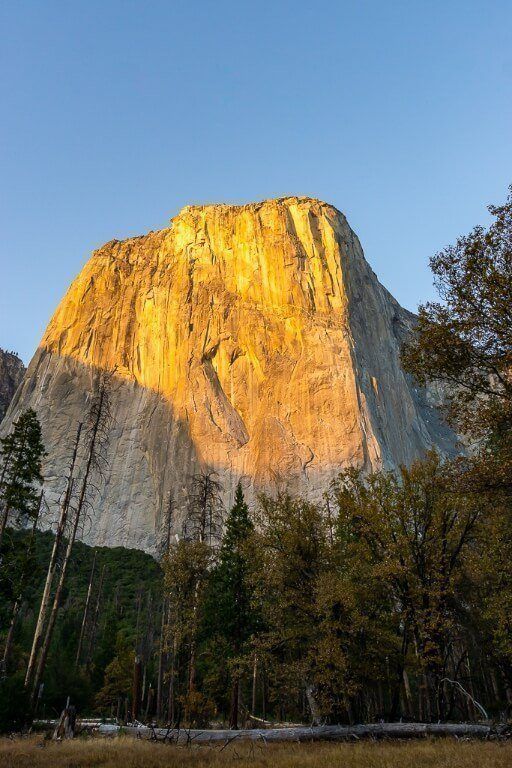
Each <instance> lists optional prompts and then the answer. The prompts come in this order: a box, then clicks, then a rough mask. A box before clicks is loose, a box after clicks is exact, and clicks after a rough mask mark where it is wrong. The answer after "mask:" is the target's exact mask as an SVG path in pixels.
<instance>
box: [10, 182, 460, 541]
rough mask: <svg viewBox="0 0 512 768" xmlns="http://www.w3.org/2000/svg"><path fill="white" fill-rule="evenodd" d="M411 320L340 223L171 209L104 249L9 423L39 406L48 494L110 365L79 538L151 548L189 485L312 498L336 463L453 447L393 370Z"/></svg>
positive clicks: (265, 212)
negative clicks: (105, 460) (204, 473)
mask: <svg viewBox="0 0 512 768" xmlns="http://www.w3.org/2000/svg"><path fill="white" fill-rule="evenodd" d="M413 323H414V315H412V314H411V313H410V312H408V311H406V310H405V309H403V308H402V307H400V305H399V304H398V303H397V302H396V301H395V300H394V299H393V297H392V296H391V295H390V294H389V293H388V291H386V290H385V288H383V287H382V285H381V284H380V283H379V281H378V280H377V277H376V276H375V274H374V273H373V272H372V270H371V268H370V267H369V265H368V263H367V262H366V260H365V258H364V255H363V251H362V249H361V245H360V243H359V240H358V239H357V237H356V235H355V234H354V233H353V231H352V230H351V229H350V227H349V225H348V223H347V220H346V218H345V216H344V215H343V214H342V213H340V212H339V211H338V210H336V209H335V208H333V207H332V206H330V205H327V204H325V203H323V202H320V201H318V200H312V199H309V198H297V197H291V198H286V199H280V200H268V201H266V202H263V203H258V204H251V205H243V206H230V205H206V206H190V207H187V208H184V209H183V210H182V211H181V213H180V214H179V215H178V216H176V218H174V219H173V221H172V223H171V226H170V227H169V228H168V229H164V230H162V231H159V232H151V233H149V234H148V235H145V236H143V237H135V238H130V239H128V240H125V241H123V242H119V241H112V242H110V243H107V244H106V245H105V246H103V247H102V248H100V249H99V250H98V251H96V252H95V253H94V254H93V256H92V258H91V259H90V261H89V262H88V263H87V264H86V265H85V267H84V268H83V270H82V271H81V273H80V274H79V275H78V277H77V278H76V280H75V281H74V282H73V283H72V285H71V287H70V288H69V290H68V292H67V294H66V296H65V297H64V299H63V300H62V302H61V304H60V306H59V308H58V309H57V311H56V313H55V315H54V317H53V319H52V320H51V322H50V325H49V326H48V329H47V331H46V333H45V335H44V338H43V340H42V342H41V345H40V347H39V349H38V351H37V353H36V355H35V357H34V359H33V360H32V362H31V363H30V367H29V369H28V372H27V375H26V377H25V381H24V383H23V386H22V387H21V388H20V389H19V390H18V393H17V395H16V397H15V399H14V401H13V403H12V405H11V409H10V411H9V414H8V418H7V424H6V425H5V426H4V429H5V428H7V427H8V423H9V422H10V421H11V420H12V419H14V418H16V417H17V416H18V414H19V413H20V411H21V410H22V409H25V408H27V407H29V406H32V407H33V408H35V409H36V410H37V411H38V413H39V415H40V418H41V422H42V425H43V433H44V440H45V444H46V447H47V450H48V453H49V455H48V458H47V461H46V467H45V475H46V477H47V486H48V488H49V489H50V490H53V491H54V493H55V497H57V495H58V494H59V493H60V492H61V491H62V483H63V481H64V477H65V475H66V468H67V467H68V465H69V459H70V452H71V443H72V439H73V435H74V433H75V429H76V424H77V422H78V420H80V419H82V418H83V415H84V412H85V410H86V408H87V402H88V400H89V398H90V393H91V391H92V390H93V389H94V387H95V386H96V384H97V381H98V376H99V373H100V372H101V371H114V370H115V381H114V385H113V411H114V417H115V426H114V428H113V431H112V435H111V442H110V451H109V455H110V467H109V471H108V475H107V478H106V481H105V482H104V483H103V484H101V491H100V493H99V495H98V497H97V498H96V501H95V504H94V509H95V515H96V517H95V521H94V524H93V525H92V526H89V527H88V528H87V530H86V531H85V532H84V537H85V538H86V540H88V541H90V542H95V543H98V544H100V543H101V544H108V545H115V544H124V545H128V546H132V547H141V548H145V549H148V550H153V549H154V548H155V546H156V544H157V541H158V539H159V537H160V534H161V528H162V524H163V517H164V509H165V505H166V500H167V498H168V495H169V493H171V494H172V496H173V499H174V505H175V515H174V522H175V526H176V530H177V531H181V525H182V522H183V519H184V517H185V516H186V509H187V497H188V493H189V488H190V477H191V475H192V474H193V473H194V472H197V471H198V469H199V468H200V467H209V468H214V469H216V470H217V472H218V473H219V475H220V479H221V480H222V482H223V484H224V488H225V501H226V503H229V502H230V501H231V500H232V498H233V493H234V488H235V486H236V483H237V482H238V480H241V481H242V484H243V486H244V488H245V492H246V494H247V497H248V499H249V500H251V499H252V498H254V494H255V493H256V492H257V491H259V490H275V489H277V488H287V489H289V490H290V491H292V492H300V493H306V494H308V495H309V496H310V497H311V498H313V499H319V498H321V494H322V492H323V491H324V490H325V489H326V487H327V485H328V483H329V481H330V480H331V478H332V477H333V476H334V475H335V474H336V473H337V472H338V471H339V470H340V469H341V468H343V467H347V466H349V465H356V466H359V467H362V468H364V469H365V470H372V469H377V468H379V467H387V468H395V467H397V466H398V465H399V464H400V463H409V462H410V461H411V460H413V459H414V458H415V457H417V456H420V455H421V454H423V453H424V452H425V450H426V449H428V448H429V447H431V446H437V447H438V448H439V449H440V450H441V451H442V452H446V453H450V452H451V451H453V450H454V446H455V438H454V436H453V434H452V433H451V432H450V431H449V430H448V429H447V428H446V427H445V426H444V425H443V424H442V423H441V421H440V419H439V417H438V414H437V412H436V409H435V408H434V407H433V405H432V402H431V398H430V395H429V393H427V392H425V391H422V390H420V389H418V388H417V387H416V386H415V384H414V382H413V381H412V380H411V379H410V378H409V377H408V376H407V375H406V374H405V373H404V372H403V370H402V368H401V366H400V357H399V350H400V346H401V343H402V340H403V339H404V337H405V336H406V335H407V334H408V333H409V332H410V329H411V327H412V325H413Z"/></svg>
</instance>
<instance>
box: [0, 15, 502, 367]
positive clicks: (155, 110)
mask: <svg viewBox="0 0 512 768" xmlns="http://www.w3.org/2000/svg"><path fill="white" fill-rule="evenodd" d="M0 35H1V43H0V79H1V99H0V164H1V166H0V167H1V176H0V179H1V181H0V189H1V199H0V232H1V237H0V346H2V347H4V348H9V349H15V350H18V351H19V353H20V354H21V355H22V357H23V358H24V359H25V361H27V360H28V359H29V358H30V356H31V355H32V353H33V351H34V349H35V347H36V345H37V343H38V341H39V339H40V337H41V335H42V332H43V330H44V327H45V325H46V323H47V321H48V319H49V317H50V315H51V313H52V312H53V310H54V308H55V306H56V304H57V302H58V301H59V299H60V298H61V296H62V295H63V293H64V291H65V290H66V288H67V286H68V284H69V282H70V281H71V279H72V278H73V277H74V275H75V274H76V273H77V272H78V271H79V269H80V268H81V266H82V264H83V263H84V261H85V260H86V258H87V257H88V254H89V253H90V251H91V250H92V249H93V248H95V247H97V246H99V245H101V244H102V243H103V242H104V241H106V240H109V239H111V238H113V237H116V238H123V237H127V236H130V235H133V234H140V233H144V232H146V231H147V230H149V229H157V228H160V227H163V226H166V223H167V221H168V219H169V218H170V217H171V216H172V215H174V214H175V213H177V211H178V210H179V209H180V208H181V207H182V206H184V205H187V204H191V203H203V202H248V201H253V200H259V199H263V198H266V197H279V196H283V195H289V194H297V195H311V196H314V197H319V198H322V199H324V200H326V201H328V202H331V203H333V204H334V205H336V206H337V207H338V208H340V209H341V210H342V211H344V212H345V213H346V215H347V216H348V219H349V221H350V223H351V225H352V227H353V228H354V229H355V231H356V232H357V233H358V235H359V237H360V238H361V241H362V243H363V247H364V248H365V251H366V256H367V258H368V260H369V261H370V263H371V265H372V266H373V268H374V269H375V271H376V272H377V274H378V275H379V277H380V279H381V281H382V282H383V283H384V284H385V285H386V286H387V287H388V288H389V289H390V290H391V292H392V293H393V294H394V295H395V296H396V297H397V298H398V299H399V300H400V301H401V302H402V304H404V305H405V306H407V307H409V308H411V309H415V308H416V306H417V304H418V302H419V301H421V300H424V299H427V298H430V297H431V296H432V288H431V279H430V274H429V271H428V267H427V260H428V257H429V256H430V255H431V254H432V253H434V252H435V251H436V250H438V249H439V248H441V247H443V246H444V245H446V244H447V243H449V242H451V241H453V240H454V238H455V237H456V236H457V235H459V234H461V233H463V232H465V231H467V230H469V229H470V228H471V227H472V226H473V225H474V224H477V223H486V222H487V220H488V219H487V213H486V209H485V206H486V204H487V203H489V202H500V201H502V200H503V199H504V198H505V195H506V189H507V186H508V184H509V183H510V182H512V143H511V139H512V3H511V2H510V0H503V1H501V0H486V1H485V2H484V1H483V0H482V2H472V0H460V1H459V2H457V1H455V2H454V1H451V0H444V1H443V2H438V1H437V0H432V1H431V2H427V1H425V2H418V1H415V0H409V1H408V2H402V1H401V0H400V1H399V2H395V1H394V0H391V2H369V1H368V2H366V1H365V0H359V1H357V0H352V2H346V1H345V0H330V2H323V1H322V0H316V1H313V0H295V1H294V2H291V1H285V2H280V0H273V2H267V0H259V1H253V2H246V1H245V0H215V1H214V2H205V1H203V0H189V1H188V2H179V1H178V0H166V1H163V0H160V1H159V0H145V1H144V2H131V1H130V0H101V2H98V1H96V0H84V1H83V2H80V1H79V0H73V1H72V2H70V1H69V0H64V1H63V2H55V1H54V0H38V1H37V2H36V1H33V2H29V1H26V0H15V1H14V2H11V1H10V0H3V2H2V3H1V5H0Z"/></svg>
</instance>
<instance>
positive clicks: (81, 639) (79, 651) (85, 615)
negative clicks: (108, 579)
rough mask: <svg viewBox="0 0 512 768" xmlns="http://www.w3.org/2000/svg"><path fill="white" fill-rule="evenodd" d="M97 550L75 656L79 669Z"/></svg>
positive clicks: (76, 666)
mask: <svg viewBox="0 0 512 768" xmlns="http://www.w3.org/2000/svg"><path fill="white" fill-rule="evenodd" d="M97 554H98V553H97V551H96V550H94V558H93V561H92V568H91V576H90V578H89V586H88V587H87V597H86V598H85V606H84V614H83V616H82V626H81V627H80V637H79V638H78V648H77V649H76V657H75V669H78V666H79V664H80V656H81V655H82V646H83V642H84V636H85V628H86V626H87V619H88V618H89V605H90V603H91V595H92V584H93V580H94V569H95V567H96V556H97Z"/></svg>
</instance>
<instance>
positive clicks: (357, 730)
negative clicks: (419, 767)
mask: <svg viewBox="0 0 512 768" xmlns="http://www.w3.org/2000/svg"><path fill="white" fill-rule="evenodd" d="M97 732H98V733H99V734H100V735H103V736H115V735H121V734H125V735H128V736H134V737H136V738H139V739H140V738H142V739H152V740H153V741H155V740H156V741H169V742H173V743H175V744H183V745H186V744H190V743H194V744H222V743H224V742H226V743H231V742H233V741H241V740H248V741H257V740H261V741H263V742H265V743H269V742H280V741H296V742H307V741H343V740H345V739H361V738H382V739H408V738H417V737H421V736H453V737H463V736H471V737H473V738H480V739H482V738H486V737H488V736H490V734H491V732H492V729H491V726H490V725H485V724H478V723H368V724H367V725H318V726H311V727H307V726H300V727H296V728H247V729H241V730H239V731H231V730H197V729H190V730H188V729H185V728H181V729H170V728H151V727H148V726H130V725H127V726H118V725H106V724H105V725H100V726H99V728H98V731H97Z"/></svg>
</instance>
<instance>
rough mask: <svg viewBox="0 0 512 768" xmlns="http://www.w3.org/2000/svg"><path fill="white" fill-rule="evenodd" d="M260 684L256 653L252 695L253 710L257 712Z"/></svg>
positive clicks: (253, 667) (253, 712)
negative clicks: (258, 686)
mask: <svg viewBox="0 0 512 768" xmlns="http://www.w3.org/2000/svg"><path fill="white" fill-rule="evenodd" d="M257 685H258V657H257V655H256V654H254V663H253V665H252V697H251V712H252V714H253V715H255V714H256V695H257Z"/></svg>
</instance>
